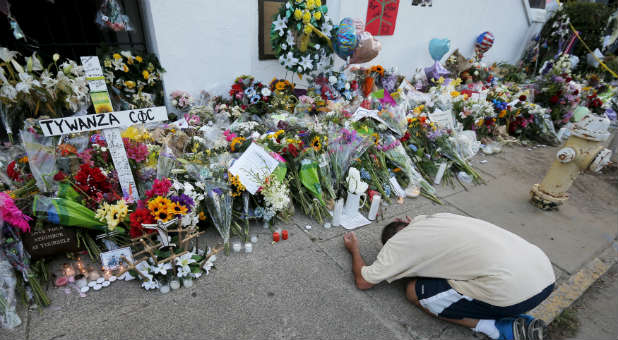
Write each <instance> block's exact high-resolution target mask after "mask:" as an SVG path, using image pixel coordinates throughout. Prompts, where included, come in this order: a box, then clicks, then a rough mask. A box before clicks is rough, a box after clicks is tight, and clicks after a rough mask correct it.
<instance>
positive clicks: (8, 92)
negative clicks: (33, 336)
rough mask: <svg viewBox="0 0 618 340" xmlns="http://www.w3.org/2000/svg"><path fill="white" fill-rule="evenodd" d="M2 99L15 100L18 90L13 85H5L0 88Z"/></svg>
mask: <svg viewBox="0 0 618 340" xmlns="http://www.w3.org/2000/svg"><path fill="white" fill-rule="evenodd" d="M0 97H3V98H7V99H9V100H15V98H17V90H15V88H14V87H13V86H11V84H9V83H5V84H4V85H2V87H0Z"/></svg>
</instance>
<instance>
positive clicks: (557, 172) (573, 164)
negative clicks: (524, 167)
mask: <svg viewBox="0 0 618 340" xmlns="http://www.w3.org/2000/svg"><path fill="white" fill-rule="evenodd" d="M609 124H610V122H609V120H608V119H607V118H605V117H598V116H594V115H592V114H587V115H585V116H584V117H583V118H582V119H581V120H580V121H578V122H577V123H575V124H574V125H573V128H572V129H571V135H570V136H569V138H568V139H567V141H566V143H565V145H564V147H563V148H562V149H560V150H558V153H557V154H556V160H555V161H554V163H553V164H552V166H551V168H550V169H549V171H548V172H547V174H546V175H545V178H543V181H542V182H541V184H535V185H534V186H533V187H532V191H531V192H530V193H531V195H532V199H531V203H532V204H533V205H535V206H537V207H538V208H540V209H543V210H552V209H556V208H557V207H558V206H559V205H561V204H562V203H564V202H565V201H566V200H567V199H568V198H569V194H568V193H567V191H568V190H569V188H570V187H571V184H573V181H574V180H575V178H577V175H579V174H580V173H581V172H583V171H585V170H586V169H589V170H590V171H592V172H599V171H601V169H602V168H603V167H604V166H606V165H607V163H609V160H610V158H611V155H612V152H611V151H610V150H608V149H606V148H604V147H603V145H602V144H603V142H604V141H606V140H607V139H608V138H609V136H610V133H609V131H608V128H609Z"/></svg>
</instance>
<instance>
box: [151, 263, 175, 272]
mask: <svg viewBox="0 0 618 340" xmlns="http://www.w3.org/2000/svg"><path fill="white" fill-rule="evenodd" d="M171 269H172V265H171V264H170V263H169V262H166V263H159V265H158V266H153V267H152V272H153V273H155V274H161V275H167V271H168V270H171Z"/></svg>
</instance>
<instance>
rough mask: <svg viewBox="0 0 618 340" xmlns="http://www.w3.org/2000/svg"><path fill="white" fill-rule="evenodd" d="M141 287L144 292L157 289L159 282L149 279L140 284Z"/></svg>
mask: <svg viewBox="0 0 618 340" xmlns="http://www.w3.org/2000/svg"><path fill="white" fill-rule="evenodd" d="M142 287H144V289H146V290H151V289H157V288H159V281H157V280H155V279H152V278H151V279H150V280H148V281H144V282H142Z"/></svg>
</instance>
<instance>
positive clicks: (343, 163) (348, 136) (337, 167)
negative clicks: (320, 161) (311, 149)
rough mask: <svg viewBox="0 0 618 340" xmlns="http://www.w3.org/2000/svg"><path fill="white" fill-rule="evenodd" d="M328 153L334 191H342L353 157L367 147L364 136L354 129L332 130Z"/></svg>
mask: <svg viewBox="0 0 618 340" xmlns="http://www.w3.org/2000/svg"><path fill="white" fill-rule="evenodd" d="M328 140H329V143H328V155H329V156H330V160H331V165H332V177H333V181H332V182H333V184H334V186H335V193H338V194H339V195H340V194H341V193H342V189H343V183H344V178H345V176H346V175H347V173H348V169H349V168H350V164H351V163H352V161H353V160H354V159H357V158H360V157H361V156H362V155H363V153H364V152H365V151H366V150H367V148H368V147H369V141H368V139H367V138H366V137H363V136H360V135H359V134H357V133H356V131H355V130H352V131H350V130H348V129H346V128H342V129H340V130H333V131H331V133H330V135H329V138H328Z"/></svg>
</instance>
